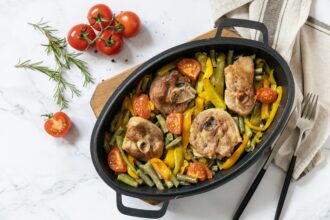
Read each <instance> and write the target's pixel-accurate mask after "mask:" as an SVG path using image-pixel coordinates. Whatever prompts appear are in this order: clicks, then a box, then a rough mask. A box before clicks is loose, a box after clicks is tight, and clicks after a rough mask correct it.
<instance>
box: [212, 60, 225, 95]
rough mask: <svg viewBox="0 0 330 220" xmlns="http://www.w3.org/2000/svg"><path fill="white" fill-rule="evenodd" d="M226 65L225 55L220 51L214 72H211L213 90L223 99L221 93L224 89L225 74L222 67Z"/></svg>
mask: <svg viewBox="0 0 330 220" xmlns="http://www.w3.org/2000/svg"><path fill="white" fill-rule="evenodd" d="M225 65H226V55H225V54H224V53H221V54H220V55H219V56H218V58H217V64H216V68H215V72H214V73H213V78H214V81H212V82H213V85H214V88H215V91H216V92H217V93H218V94H219V96H220V97H221V98H222V99H223V93H224V89H225V75H224V68H225Z"/></svg>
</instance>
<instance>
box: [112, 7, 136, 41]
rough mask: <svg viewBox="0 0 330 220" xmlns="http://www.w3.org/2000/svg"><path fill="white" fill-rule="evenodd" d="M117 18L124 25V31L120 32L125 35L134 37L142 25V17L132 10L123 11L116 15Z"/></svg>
mask: <svg viewBox="0 0 330 220" xmlns="http://www.w3.org/2000/svg"><path fill="white" fill-rule="evenodd" d="M116 20H117V21H118V22H119V23H120V24H121V25H122V26H123V27H122V28H123V30H122V32H120V30H119V32H120V33H121V34H122V35H123V36H124V37H133V36H135V35H136V34H137V33H138V32H139V30H140V27H141V21H140V18H139V17H138V16H137V14H135V13H134V12H131V11H123V12H121V13H120V14H119V15H117V16H116Z"/></svg>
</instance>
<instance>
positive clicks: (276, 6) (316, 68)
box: [210, 0, 330, 179]
mask: <svg viewBox="0 0 330 220" xmlns="http://www.w3.org/2000/svg"><path fill="white" fill-rule="evenodd" d="M210 3H211V8H212V11H213V16H214V18H215V20H216V23H217V22H219V21H221V19H223V18H225V17H230V18H242V19H249V20H255V21H259V22H263V23H264V24H265V25H266V26H267V28H268V34H269V45H270V46H271V47H272V48H274V49H275V50H277V51H278V52H279V53H280V54H281V55H282V56H283V57H284V59H285V60H286V61H287V62H288V63H289V66H290V68H291V71H292V73H293V77H294V79H295V84H296V96H295V103H296V104H297V103H300V102H301V100H302V96H303V94H304V95H305V94H307V93H308V92H313V93H316V94H318V95H319V101H320V104H319V107H318V114H317V118H316V121H315V125H314V127H313V129H312V130H311V131H310V132H309V133H308V134H307V135H306V136H305V138H304V139H303V142H302V144H301V147H300V150H299V153H298V158H297V161H296V166H295V170H294V173H293V178H294V179H299V178H300V177H302V176H303V175H304V174H306V173H308V172H309V171H310V170H312V169H313V168H314V167H315V166H316V165H317V164H319V163H320V162H321V161H322V160H324V155H323V153H322V151H321V148H322V146H323V145H324V143H325V141H326V139H327V137H328V136H329V134H330V111H329V107H330V95H327V91H330V62H329V61H330V60H329V58H330V27H329V26H327V25H325V24H323V23H321V22H318V21H316V20H314V19H312V18H308V14H309V10H310V6H311V0H278V1H275V0H210ZM236 30H237V31H238V33H239V34H240V35H241V36H242V37H244V38H249V39H253V40H259V39H260V34H259V32H257V31H255V30H249V29H245V28H237V29H236ZM297 137H298V130H297V129H296V131H295V132H293V134H292V135H290V137H289V138H288V140H287V141H286V142H285V143H284V144H283V146H282V147H281V149H280V150H279V151H278V153H277V155H276V157H275V164H276V165H277V166H279V167H280V168H282V169H283V170H286V169H287V167H288V164H289V162H290V159H291V155H292V153H293V151H294V147H295V143H296V142H297Z"/></svg>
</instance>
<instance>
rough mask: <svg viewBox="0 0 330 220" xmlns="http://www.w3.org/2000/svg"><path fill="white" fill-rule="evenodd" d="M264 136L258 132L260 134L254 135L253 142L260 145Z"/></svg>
mask: <svg viewBox="0 0 330 220" xmlns="http://www.w3.org/2000/svg"><path fill="white" fill-rule="evenodd" d="M262 135H263V133H262V132H261V131H258V132H257V133H256V134H255V135H254V137H253V140H254V141H255V142H256V143H257V144H259V143H260V142H261V138H262Z"/></svg>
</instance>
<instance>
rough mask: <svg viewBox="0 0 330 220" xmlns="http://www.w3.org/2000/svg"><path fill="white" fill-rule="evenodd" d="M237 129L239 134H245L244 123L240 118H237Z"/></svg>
mask: <svg viewBox="0 0 330 220" xmlns="http://www.w3.org/2000/svg"><path fill="white" fill-rule="evenodd" d="M238 127H239V131H240V133H241V134H244V132H245V123H244V118H243V117H242V116H238Z"/></svg>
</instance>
